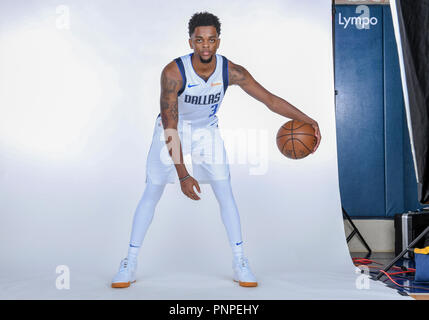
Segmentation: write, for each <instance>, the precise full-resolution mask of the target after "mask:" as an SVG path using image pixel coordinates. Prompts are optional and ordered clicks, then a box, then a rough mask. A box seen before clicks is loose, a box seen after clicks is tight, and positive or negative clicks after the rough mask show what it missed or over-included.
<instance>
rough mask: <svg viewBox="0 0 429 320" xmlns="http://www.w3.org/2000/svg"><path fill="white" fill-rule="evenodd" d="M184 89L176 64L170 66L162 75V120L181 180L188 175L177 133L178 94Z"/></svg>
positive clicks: (166, 140) (169, 150)
mask: <svg viewBox="0 0 429 320" xmlns="http://www.w3.org/2000/svg"><path fill="white" fill-rule="evenodd" d="M181 87H182V76H181V74H180V71H179V69H178V68H177V65H176V63H175V62H174V61H173V62H172V63H170V64H168V65H167V66H166V67H165V68H164V70H163V71H162V74H161V99H160V106H161V120H162V126H163V127H164V137H165V142H166V144H167V148H168V152H169V154H170V156H171V158H172V159H173V162H174V164H175V166H176V170H177V174H178V176H179V178H182V177H184V176H186V175H187V174H188V171H187V170H186V167H185V165H184V162H183V153H182V146H181V143H180V137H179V134H178V131H177V124H178V121H179V110H178V101H177V93H178V92H179V90H180V88H181Z"/></svg>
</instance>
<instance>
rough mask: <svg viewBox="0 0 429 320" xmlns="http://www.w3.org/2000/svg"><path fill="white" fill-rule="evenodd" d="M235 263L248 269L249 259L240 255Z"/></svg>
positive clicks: (241, 267)
mask: <svg viewBox="0 0 429 320" xmlns="http://www.w3.org/2000/svg"><path fill="white" fill-rule="evenodd" d="M237 265H238V267H239V268H240V269H242V270H243V269H249V261H248V260H247V259H246V258H244V257H240V258H239V259H238V262H237Z"/></svg>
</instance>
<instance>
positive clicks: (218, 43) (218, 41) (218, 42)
mask: <svg viewBox="0 0 429 320" xmlns="http://www.w3.org/2000/svg"><path fill="white" fill-rule="evenodd" d="M219 45H220V39H218V40H217V47H216V50H217V49H219Z"/></svg>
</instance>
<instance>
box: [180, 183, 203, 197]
mask: <svg viewBox="0 0 429 320" xmlns="http://www.w3.org/2000/svg"><path fill="white" fill-rule="evenodd" d="M194 186H195V187H196V188H197V190H198V192H199V193H201V189H200V185H199V184H198V181H197V180H195V179H194V178H192V177H189V178H187V179H186V180H184V181H183V182H180V187H181V188H182V192H183V193H184V194H185V195H186V196H187V197H188V198H190V199H192V200H200V197H199V196H198V195H197V193H196V192H195V190H194Z"/></svg>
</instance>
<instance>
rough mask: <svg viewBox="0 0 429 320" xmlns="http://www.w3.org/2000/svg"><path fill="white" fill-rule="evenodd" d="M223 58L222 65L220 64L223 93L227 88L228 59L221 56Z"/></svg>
mask: <svg viewBox="0 0 429 320" xmlns="http://www.w3.org/2000/svg"><path fill="white" fill-rule="evenodd" d="M222 58H223V65H222V78H223V94H225V92H226V89H228V85H229V83H228V81H229V74H228V59H227V58H225V57H224V56H222Z"/></svg>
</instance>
